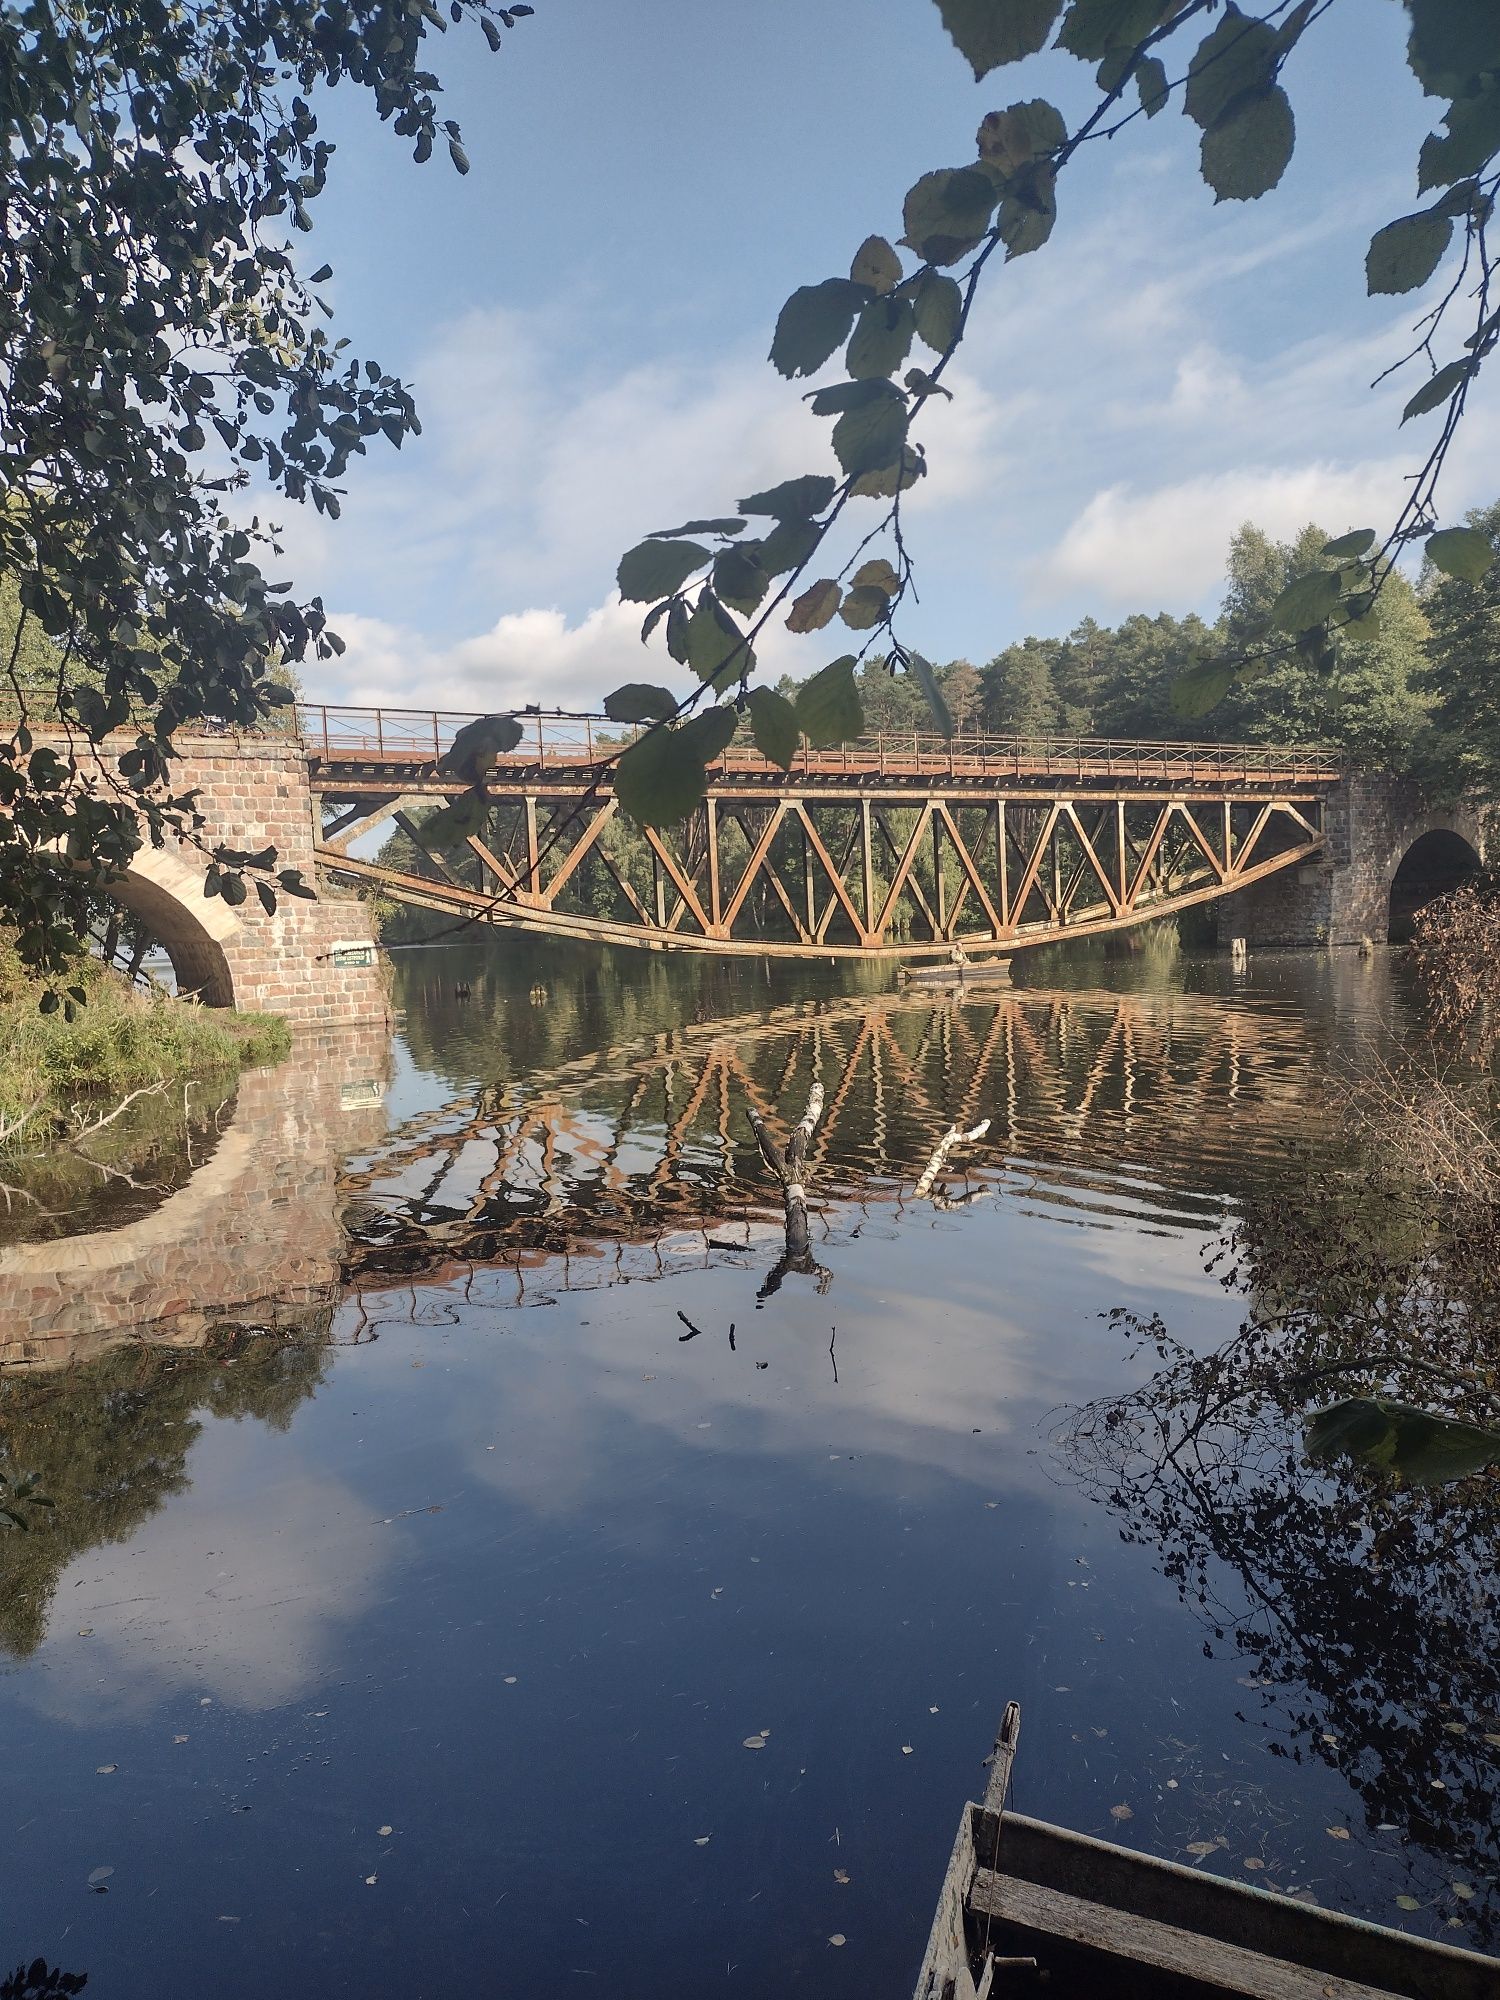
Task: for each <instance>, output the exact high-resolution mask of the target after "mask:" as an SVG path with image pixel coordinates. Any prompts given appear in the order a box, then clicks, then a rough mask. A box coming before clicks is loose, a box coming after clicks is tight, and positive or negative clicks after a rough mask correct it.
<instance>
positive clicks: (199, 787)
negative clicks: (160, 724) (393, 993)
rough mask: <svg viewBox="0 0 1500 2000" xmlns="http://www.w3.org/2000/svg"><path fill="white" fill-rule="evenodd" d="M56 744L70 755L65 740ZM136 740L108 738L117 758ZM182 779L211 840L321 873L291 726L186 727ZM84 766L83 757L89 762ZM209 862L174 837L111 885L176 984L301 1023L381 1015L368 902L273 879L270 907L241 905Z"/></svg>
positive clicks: (330, 1023)
mask: <svg viewBox="0 0 1500 2000" xmlns="http://www.w3.org/2000/svg"><path fill="white" fill-rule="evenodd" d="M53 747H55V748H57V749H58V751H59V753H60V754H67V748H68V746H66V745H65V744H64V743H63V742H62V741H61V740H59V741H58V742H57V743H56V744H55V745H54V746H53ZM129 747H130V746H129V744H128V743H127V742H125V741H124V740H122V741H121V742H120V744H119V745H118V747H117V748H116V747H112V746H111V745H110V744H109V743H106V744H105V745H104V746H102V750H101V755H102V757H103V758H104V759H106V760H109V759H112V758H113V757H117V756H118V755H119V754H120V752H121V751H123V750H125V749H128V748H129ZM177 750H178V763H177V765H176V767H175V773H174V782H175V784H176V785H177V786H178V787H179V788H180V789H183V790H187V789H196V791H197V792H198V794H199V798H198V806H199V810H200V811H201V812H202V814H203V817H204V821H205V828H204V832H205V838H206V840H207V841H208V843H209V845H210V846H212V845H214V844H217V843H224V844H226V845H230V846H234V847H238V848H243V849H245V850H247V851H249V852H252V853H253V852H256V851H258V850H260V849H261V848H265V847H274V848H275V849H276V867H277V868H278V869H282V868H296V869H300V870H301V872H302V875H303V878H304V879H305V880H306V881H307V883H308V884H309V885H310V886H311V885H313V884H314V881H315V872H316V863H315V856H314V845H315V839H316V826H317V806H316V802H315V800H314V797H313V793H312V789H311V786H310V784H309V780H308V766H307V755H306V752H305V750H304V749H303V747H302V745H301V743H300V742H299V741H298V740H297V739H296V738H295V737H284V736H276V737H267V736H253V735H234V734H228V733H226V734H222V735H212V736H208V735H205V736H192V737H190V736H179V737H178V739H177ZM86 769H87V766H86V764H85V770H86ZM206 871H207V862H206V859H205V857H204V855H203V854H202V853H201V852H200V851H198V850H197V849H195V848H193V847H192V846H190V845H188V844H186V843H183V842H180V841H175V840H170V839H169V840H168V841H167V843H166V844H165V845H164V846H163V847H160V848H155V847H151V846H150V845H146V846H143V847H142V848H141V850H140V851H139V852H138V853H137V854H136V856H135V857H134V859H133V860H132V862H131V865H130V867H129V869H128V870H126V871H125V873H124V874H123V875H122V876H121V877H120V879H119V880H118V881H117V882H116V883H115V884H113V885H112V888H111V893H112V894H113V895H114V896H115V897H116V898H117V899H118V900H119V902H120V903H121V904H122V905H123V906H124V907H125V908H126V909H128V910H130V911H132V912H133V913H134V914H136V915H137V916H139V917H140V918H141V919H142V920H143V921H144V923H145V924H146V925H147V927H148V929H149V930H150V931H151V933H152V935H153V936H154V937H155V938H156V939H157V940H158V941H159V942H160V944H161V945H162V947H163V948H164V950H165V951H166V953H167V956H168V957H169V958H170V959H171V961H172V968H173V972H174V973H175V975H176V979H177V984H178V987H179V990H180V991H182V992H184V993H192V994H195V995H196V996H197V997H198V998H199V999H200V1000H201V1001H202V1002H203V1003H204V1004H205V1005H207V1006H214V1007H230V1006H233V1007H242V1008H246V1009H251V1010H254V1011H256V1012H262V1013H268V1014H279V1015H281V1016H282V1017H283V1018H284V1019H285V1020H286V1021H288V1022H289V1023H290V1024H291V1025H292V1026H293V1027H295V1028H313V1027H323V1028H326V1027H338V1026H346V1025H353V1024H356V1023H363V1022H374V1021H384V1020H385V1019H386V1018H387V1016H388V1014H389V1011H390V1010H389V1002H388V998H387V988H386V978H385V972H384V969H383V967H382V966H381V964H380V962H379V954H378V952H377V950H376V941H375V931H374V926H373V923H372V921H371V918H370V914H369V911H368V909H367V907H366V905H365V904H364V903H363V902H362V901H361V900H359V899H358V898H354V897H345V896H339V895H337V894H335V895H333V896H330V895H328V894H327V893H326V890H325V889H324V886H323V885H322V884H318V885H317V886H318V890H319V893H318V896H317V898H316V899H315V900H314V899H312V898H308V897H300V896H290V895H288V894H286V893H285V891H283V890H279V889H278V890H277V894H276V909H275V911H274V913H273V914H270V915H268V914H267V913H266V912H265V911H264V910H263V909H262V908H261V906H260V903H259V901H258V899H257V898H256V897H255V896H254V895H253V894H252V895H251V896H250V897H249V898H248V899H247V901H246V902H245V903H244V904H242V905H240V906H239V907H238V908H233V907H231V906H230V905H229V904H228V903H226V902H225V901H224V899H223V898H222V897H221V896H208V895H205V893H204V878H205V875H206Z"/></svg>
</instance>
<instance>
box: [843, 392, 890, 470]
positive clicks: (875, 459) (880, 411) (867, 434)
mask: <svg viewBox="0 0 1500 2000" xmlns="http://www.w3.org/2000/svg"><path fill="white" fill-rule="evenodd" d="M906 424H907V416H906V406H905V404H904V403H902V402H899V401H889V402H878V403H868V404H866V405H865V407H864V408H863V409H859V410H846V411H845V412H844V414H843V415H842V416H841V417H840V418H839V420H838V422H837V423H836V424H835V425H834V427H833V449H834V455H835V456H836V458H837V459H838V462H839V464H840V465H841V466H842V467H843V468H844V470H845V472H846V473H848V474H849V476H850V477H851V478H856V477H857V476H858V475H859V474H860V473H862V472H879V471H881V470H883V468H884V467H886V466H888V465H893V464H895V463H896V462H897V461H898V460H899V459H900V457H901V450H902V447H903V445H904V444H905V443H906Z"/></svg>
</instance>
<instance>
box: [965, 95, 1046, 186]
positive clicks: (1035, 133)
mask: <svg viewBox="0 0 1500 2000" xmlns="http://www.w3.org/2000/svg"><path fill="white" fill-rule="evenodd" d="M1067 136H1068V128H1067V125H1066V124H1065V123H1064V121H1063V115H1062V113H1061V112H1060V111H1059V110H1058V109H1057V107H1056V105H1054V104H1049V103H1048V102H1047V100H1046V98H1044V97H1033V98H1030V99H1029V100H1028V101H1027V102H1026V103H1025V104H1012V105H1010V106H1009V107H1008V108H1007V109H1006V110H1004V111H991V112H990V113H989V114H988V116H987V117H986V118H985V119H984V121H983V123H982V124H981V125H980V127H979V157H980V159H981V160H983V161H985V162H986V164H987V165H989V166H992V167H993V168H994V169H995V171H996V172H997V173H1000V174H1003V175H1007V176H1008V175H1010V174H1014V173H1017V172H1019V171H1020V169H1021V168H1022V167H1024V166H1027V165H1029V164H1030V162H1031V161H1032V160H1037V159H1044V158H1045V157H1046V156H1047V155H1048V154H1049V153H1054V152H1056V150H1057V148H1058V147H1059V146H1061V145H1062V144H1063V143H1064V142H1065V141H1066V139H1067Z"/></svg>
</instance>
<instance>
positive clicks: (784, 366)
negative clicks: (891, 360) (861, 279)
mask: <svg viewBox="0 0 1500 2000" xmlns="http://www.w3.org/2000/svg"><path fill="white" fill-rule="evenodd" d="M869 297H870V293H869V289H868V287H867V286H865V285H856V284H853V283H851V281H850V280H849V279H848V278H825V279H824V280H823V282H822V284H821V285H802V286H800V287H799V288H798V290H796V291H795V292H793V293H792V296H791V297H790V298H789V299H788V300H787V302H786V304H785V305H784V306H783V307H782V308H781V315H780V317H779V318H778V320H777V322H776V334H775V337H774V339H773V340H772V342H771V363H772V366H773V367H774V368H775V369H776V370H777V371H778V373H780V374H782V375H786V376H793V375H816V374H817V372H818V370H819V369H820V368H821V367H822V366H823V364H824V362H825V361H827V360H829V359H830V358H831V357H832V356H833V355H834V354H835V353H837V351H838V349H839V348H841V347H842V346H843V344H844V342H845V341H846V340H847V339H848V338H849V329H850V328H851V327H852V326H853V324H854V315H855V314H856V313H857V312H858V311H859V309H860V307H861V306H863V305H864V304H865V303H866V302H867V301H868V299H869ZM743 511H745V512H747V513H748V512H751V511H753V510H751V509H748V508H746V509H743Z"/></svg>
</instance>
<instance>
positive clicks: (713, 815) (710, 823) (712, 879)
mask: <svg viewBox="0 0 1500 2000" xmlns="http://www.w3.org/2000/svg"><path fill="white" fill-rule="evenodd" d="M703 815H704V834H705V839H706V841H707V844H708V921H709V923H710V924H711V925H712V927H713V929H714V932H715V934H717V933H718V932H720V931H722V930H723V928H724V905H723V900H722V898H721V897H720V894H719V807H718V802H717V800H716V799H715V798H714V795H713V793H712V792H710V793H709V795H708V797H707V798H706V799H705V800H704V801H703Z"/></svg>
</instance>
